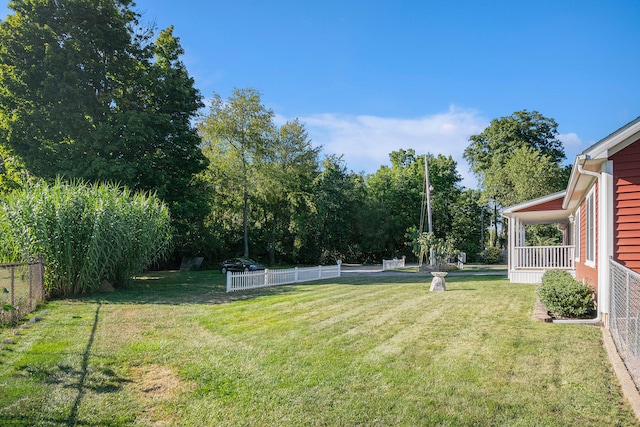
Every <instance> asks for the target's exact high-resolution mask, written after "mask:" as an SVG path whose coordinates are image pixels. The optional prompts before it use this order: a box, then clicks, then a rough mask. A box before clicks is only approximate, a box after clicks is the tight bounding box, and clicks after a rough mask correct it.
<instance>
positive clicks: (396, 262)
mask: <svg viewBox="0 0 640 427" xmlns="http://www.w3.org/2000/svg"><path fill="white" fill-rule="evenodd" d="M405 259H406V257H404V256H403V257H402V259H398V258H394V259H383V260H382V271H386V270H395V269H397V268H403V267H404V261H405Z"/></svg>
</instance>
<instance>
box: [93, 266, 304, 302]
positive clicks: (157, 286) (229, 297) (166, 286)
mask: <svg viewBox="0 0 640 427" xmlns="http://www.w3.org/2000/svg"><path fill="white" fill-rule="evenodd" d="M292 291H293V289H292V288H291V286H287V285H284V286H276V287H272V288H262V289H254V290H249V291H241V292H231V293H227V292H226V277H225V276H224V275H223V274H221V273H219V272H217V271H208V270H201V271H188V272H185V271H159V272H148V273H144V274H141V275H140V276H138V277H136V278H135V279H134V280H132V282H131V284H130V285H129V287H127V288H120V289H116V290H115V291H114V292H111V293H99V294H95V295H90V296H87V297H84V298H82V299H83V300H86V301H98V300H100V301H103V302H104V303H106V304H168V305H181V304H226V303H230V302H234V301H245V300H252V299H256V298H261V297H265V296H272V295H279V294H283V293H287V292H292Z"/></svg>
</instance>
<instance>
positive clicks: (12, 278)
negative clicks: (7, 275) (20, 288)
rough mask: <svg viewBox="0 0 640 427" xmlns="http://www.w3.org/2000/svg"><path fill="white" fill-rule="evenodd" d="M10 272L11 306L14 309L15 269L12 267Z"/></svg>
mask: <svg viewBox="0 0 640 427" xmlns="http://www.w3.org/2000/svg"><path fill="white" fill-rule="evenodd" d="M10 270H11V306H12V307H15V306H16V302H15V295H16V289H15V283H14V282H15V278H16V267H15V266H12V267H11V268H10Z"/></svg>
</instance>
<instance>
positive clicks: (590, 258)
mask: <svg viewBox="0 0 640 427" xmlns="http://www.w3.org/2000/svg"><path fill="white" fill-rule="evenodd" d="M595 189H596V186H595V185H594V186H592V187H591V189H590V190H589V192H588V193H587V197H586V198H585V217H584V219H585V227H584V228H585V230H584V235H585V254H584V259H585V261H584V264H585V265H586V266H589V267H592V268H595V267H596V259H597V258H598V256H597V247H596V241H597V240H596V229H597V228H598V227H597V224H596V209H597V206H596V192H595Z"/></svg>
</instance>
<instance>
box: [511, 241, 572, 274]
mask: <svg viewBox="0 0 640 427" xmlns="http://www.w3.org/2000/svg"><path fill="white" fill-rule="evenodd" d="M513 249H514V253H513V255H514V256H513V268H514V269H525V268H531V269H552V268H557V269H563V270H573V269H574V268H575V261H574V258H575V246H516V247H515V248H513Z"/></svg>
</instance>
